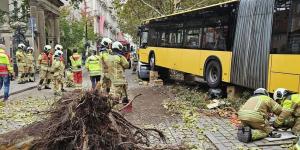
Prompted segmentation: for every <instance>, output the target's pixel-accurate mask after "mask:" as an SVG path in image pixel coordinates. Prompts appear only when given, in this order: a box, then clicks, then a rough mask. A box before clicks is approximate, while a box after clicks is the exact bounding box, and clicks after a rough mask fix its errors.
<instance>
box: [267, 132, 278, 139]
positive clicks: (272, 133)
mask: <svg viewBox="0 0 300 150" xmlns="http://www.w3.org/2000/svg"><path fill="white" fill-rule="evenodd" d="M269 136H270V137H271V138H280V137H281V134H279V133H275V132H271V133H270V134H269Z"/></svg>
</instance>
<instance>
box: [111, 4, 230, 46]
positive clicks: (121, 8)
mask: <svg viewBox="0 0 300 150" xmlns="http://www.w3.org/2000/svg"><path fill="white" fill-rule="evenodd" d="M224 1H228V0H182V1H181V3H180V4H179V6H177V7H176V9H175V7H174V0H128V1H127V3H125V4H121V3H120V0H114V6H115V9H116V10H117V16H118V22H119V26H120V28H121V30H122V31H124V32H126V33H128V34H130V35H131V36H133V38H134V40H135V41H137V39H138V37H137V36H136V32H137V28H138V26H139V25H140V24H141V23H142V21H143V20H145V19H149V18H153V17H158V16H162V15H168V14H172V13H174V12H179V11H184V10H190V9H195V8H198V7H203V6H207V5H211V4H215V3H219V2H224Z"/></svg>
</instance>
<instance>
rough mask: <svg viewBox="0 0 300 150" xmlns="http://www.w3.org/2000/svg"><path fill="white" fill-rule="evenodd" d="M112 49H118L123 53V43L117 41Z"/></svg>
mask: <svg viewBox="0 0 300 150" xmlns="http://www.w3.org/2000/svg"><path fill="white" fill-rule="evenodd" d="M112 49H118V50H119V51H122V50H123V45H122V43H120V42H118V41H116V42H114V43H113V44H112Z"/></svg>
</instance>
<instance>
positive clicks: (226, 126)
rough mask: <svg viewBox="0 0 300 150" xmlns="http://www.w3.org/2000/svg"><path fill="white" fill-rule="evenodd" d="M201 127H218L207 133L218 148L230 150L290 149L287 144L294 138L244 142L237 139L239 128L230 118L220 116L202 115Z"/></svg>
mask: <svg viewBox="0 0 300 150" xmlns="http://www.w3.org/2000/svg"><path fill="white" fill-rule="evenodd" d="M199 127H202V128H208V127H210V128H211V127H216V129H217V130H215V131H213V129H212V130H208V131H205V135H206V136H207V137H208V138H209V139H210V140H211V141H212V143H214V144H215V146H216V147H217V148H218V149H222V150H227V149H228V150H230V149H238V148H259V149H276V150H281V149H288V148H286V146H287V145H288V144H290V143H292V142H293V141H292V140H284V141H275V142H269V141H267V140H260V141H255V142H253V143H249V144H244V143H241V142H239V141H238V140H237V136H236V135H237V129H236V127H234V126H233V125H232V124H231V123H230V121H229V120H228V119H224V118H219V117H208V116H202V117H201V118H200V120H199Z"/></svg>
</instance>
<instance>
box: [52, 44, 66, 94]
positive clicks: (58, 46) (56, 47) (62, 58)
mask: <svg viewBox="0 0 300 150" xmlns="http://www.w3.org/2000/svg"><path fill="white" fill-rule="evenodd" d="M54 50H55V52H56V51H61V52H63V46H62V45H60V44H56V45H55V47H54ZM55 52H54V53H55ZM54 57H55V56H54V55H53V59H54ZM60 60H61V61H62V62H63V63H64V57H63V54H62V55H61V56H60ZM54 73H55V72H54ZM64 77H65V73H64ZM61 91H62V92H65V91H66V90H65V89H64V83H63V82H62V85H61Z"/></svg>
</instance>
